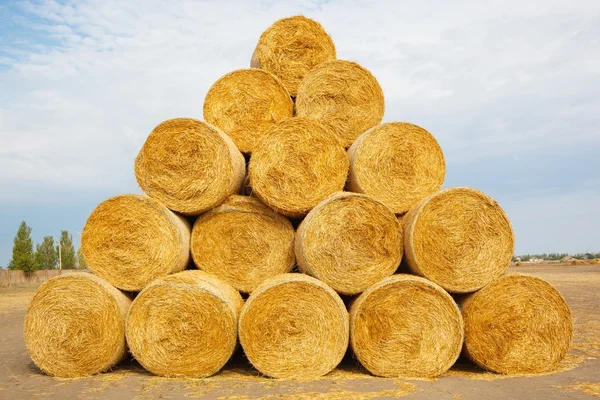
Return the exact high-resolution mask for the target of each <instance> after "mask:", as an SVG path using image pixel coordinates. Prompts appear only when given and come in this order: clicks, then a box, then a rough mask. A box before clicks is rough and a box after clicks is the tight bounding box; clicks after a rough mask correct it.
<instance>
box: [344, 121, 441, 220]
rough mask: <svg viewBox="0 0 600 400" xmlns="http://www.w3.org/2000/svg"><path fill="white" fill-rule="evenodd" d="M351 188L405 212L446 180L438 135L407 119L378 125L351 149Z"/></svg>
mask: <svg viewBox="0 0 600 400" xmlns="http://www.w3.org/2000/svg"><path fill="white" fill-rule="evenodd" d="M348 153H349V154H350V174H349V177H348V189H349V190H350V191H352V192H357V193H365V194H368V195H369V196H372V197H374V198H376V199H377V200H380V201H381V202H383V203H384V204H385V205H387V206H388V207H389V208H390V209H391V210H392V211H393V212H394V213H396V214H403V213H405V212H407V211H408V210H410V209H411V208H412V207H414V206H415V205H416V204H417V203H418V202H419V201H421V200H423V198H425V197H427V196H429V195H431V194H433V193H435V192H437V191H438V190H440V188H441V187H442V184H443V183H444V178H445V176H446V163H445V161H444V154H443V153H442V149H441V148H440V145H439V144H438V142H437V141H436V140H435V138H434V137H433V136H432V135H431V134H430V133H429V132H428V131H426V130H425V129H423V128H421V127H419V126H417V125H413V124H410V123H405V122H390V123H386V124H382V125H378V126H376V127H374V128H372V129H370V130H368V131H367V132H365V133H363V134H362V135H361V136H360V137H359V138H358V139H357V140H356V141H355V142H354V144H352V146H351V147H350V149H349V150H348Z"/></svg>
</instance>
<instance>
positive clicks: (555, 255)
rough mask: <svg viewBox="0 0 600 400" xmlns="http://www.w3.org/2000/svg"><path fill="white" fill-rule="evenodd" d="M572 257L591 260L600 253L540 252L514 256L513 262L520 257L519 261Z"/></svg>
mask: <svg viewBox="0 0 600 400" xmlns="http://www.w3.org/2000/svg"><path fill="white" fill-rule="evenodd" d="M569 256H571V257H573V258H576V259H578V260H593V259H594V258H600V253H577V254H568V253H542V254H525V255H522V256H514V257H513V262H514V261H517V259H520V260H521V261H525V262H526V261H531V260H532V259H534V258H538V259H543V260H550V261H560V260H562V259H563V258H565V257H569Z"/></svg>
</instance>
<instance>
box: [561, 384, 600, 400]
mask: <svg viewBox="0 0 600 400" xmlns="http://www.w3.org/2000/svg"><path fill="white" fill-rule="evenodd" d="M559 388H561V389H569V390H578V391H581V392H583V393H585V394H588V395H590V396H595V397H598V398H600V383H598V382H595V383H594V382H577V383H576V384H574V385H570V386H559Z"/></svg>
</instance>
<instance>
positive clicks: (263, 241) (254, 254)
mask: <svg viewBox="0 0 600 400" xmlns="http://www.w3.org/2000/svg"><path fill="white" fill-rule="evenodd" d="M191 249H192V256H193V258H194V263H195V264H196V266H197V267H198V268H199V269H201V270H203V271H206V272H208V273H211V274H214V275H215V276H217V277H219V278H221V279H223V280H225V281H226V282H227V283H229V284H230V285H232V286H233V287H234V288H235V289H237V290H239V291H242V292H245V293H249V292H251V291H252V290H254V289H255V288H256V287H257V286H258V285H259V284H261V283H262V282H263V281H264V280H266V279H267V278H271V277H272V276H275V275H279V274H282V273H285V272H289V271H291V270H292V268H293V267H294V263H295V258H294V227H293V226H292V224H291V222H290V221H289V220H288V219H287V218H285V217H284V216H281V215H279V214H277V213H275V212H274V211H273V210H271V209H270V208H268V207H267V206H265V205H264V204H262V203H261V202H260V201H259V200H258V199H256V198H253V197H246V196H238V195H233V196H231V197H229V198H228V199H227V200H225V202H224V203H223V204H221V205H220V206H219V207H217V208H215V209H213V210H211V211H209V212H207V213H206V214H203V215H201V216H200V217H199V218H198V219H197V220H196V222H195V224H194V228H193V230H192V243H191Z"/></svg>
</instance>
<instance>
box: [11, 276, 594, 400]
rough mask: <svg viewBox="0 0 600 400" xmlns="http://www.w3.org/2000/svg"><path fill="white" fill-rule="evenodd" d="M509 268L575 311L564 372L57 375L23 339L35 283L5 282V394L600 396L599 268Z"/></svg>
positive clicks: (123, 369)
mask: <svg viewBox="0 0 600 400" xmlns="http://www.w3.org/2000/svg"><path fill="white" fill-rule="evenodd" d="M511 272H521V273H528V274H533V275H536V276H539V277H541V278H544V279H546V280H548V281H550V282H551V283H553V284H554V285H556V286H557V287H558V289H559V290H560V291H561V292H562V293H563V294H564V296H565V297H566V299H567V301H568V302H569V304H570V306H571V308H572V310H573V313H574V316H575V339H574V343H573V349H572V350H571V352H570V354H569V356H568V358H567V359H566V360H565V361H564V362H563V363H562V365H561V366H560V368H559V370H558V371H557V372H555V373H553V374H546V375H541V376H524V377H523V376H522V377H506V376H500V375H495V374H492V373H489V372H485V371H482V370H479V369H477V368H475V367H474V366H472V365H470V364H469V363H468V362H467V361H466V360H462V359H461V360H459V363H457V365H456V366H455V367H453V368H452V370H450V371H449V372H448V373H447V374H445V375H444V376H443V377H441V378H438V379H434V380H402V379H384V378H377V377H373V376H371V375H369V374H368V373H366V372H365V371H364V370H363V369H361V368H360V366H359V365H358V364H357V363H356V361H355V360H353V359H352V357H351V355H350V354H349V355H348V356H347V357H346V359H345V360H344V362H343V363H342V365H341V366H340V367H339V368H338V369H336V370H335V371H334V372H332V373H331V374H329V375H327V376H326V377H323V378H321V379H317V380H312V381H282V380H274V379H269V378H265V377H261V376H260V375H259V374H258V372H257V371H256V370H254V369H252V367H251V366H250V365H249V364H248V362H247V361H246V360H244V358H243V355H242V354H237V355H236V356H235V357H234V359H233V360H232V361H231V362H230V363H229V364H228V365H227V366H226V367H225V369H224V370H223V371H222V372H221V373H219V374H218V375H216V376H214V377H211V378H207V379H166V378H160V377H156V376H153V375H151V374H149V373H147V372H145V371H144V370H143V369H142V368H141V367H140V366H139V364H137V363H136V362H135V361H133V360H128V361H126V362H124V363H122V364H121V365H119V366H118V367H117V368H115V369H114V370H113V371H112V372H110V373H105V374H101V375H98V376H94V377H90V378H85V379H71V380H65V379H54V378H51V377H48V376H45V375H43V374H42V373H41V372H40V371H39V370H37V368H36V367H35V366H34V365H33V363H32V362H31V360H30V359H29V356H28V355H27V352H26V350H25V344H24V342H23V335H22V330H23V318H24V315H25V309H26V307H27V303H28V301H29V299H30V298H31V296H32V295H33V293H34V291H35V288H9V289H6V288H5V289H2V288H0V364H1V365H0V371H1V372H0V399H36V398H44V399H46V398H48V399H66V398H69V399H95V398H103V399H110V400H113V399H140V400H141V399H176V398H201V399H220V400H225V399H273V400H274V399H390V398H398V397H407V398H415V399H426V398H436V399H451V400H458V399H465V400H466V399H481V398H488V399H496V398H502V399H523V398H525V399H528V400H534V399H549V398H552V399H594V398H599V397H600V360H599V358H600V267H599V266H556V265H553V266H544V265H537V266H523V267H513V268H511Z"/></svg>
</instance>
